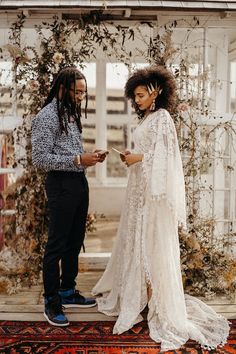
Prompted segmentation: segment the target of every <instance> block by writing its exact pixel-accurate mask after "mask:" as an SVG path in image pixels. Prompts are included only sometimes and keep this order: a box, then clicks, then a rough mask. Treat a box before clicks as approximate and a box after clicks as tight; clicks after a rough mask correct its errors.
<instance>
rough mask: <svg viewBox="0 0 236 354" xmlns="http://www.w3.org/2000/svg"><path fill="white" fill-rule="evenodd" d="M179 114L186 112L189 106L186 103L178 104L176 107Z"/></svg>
mask: <svg viewBox="0 0 236 354" xmlns="http://www.w3.org/2000/svg"><path fill="white" fill-rule="evenodd" d="M177 109H178V111H179V112H186V111H187V110H188V109H189V105H188V104H187V103H184V102H183V103H180V104H179V105H178V107H177Z"/></svg>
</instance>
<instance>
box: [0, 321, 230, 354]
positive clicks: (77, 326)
mask: <svg viewBox="0 0 236 354" xmlns="http://www.w3.org/2000/svg"><path fill="white" fill-rule="evenodd" d="M231 322H232V324H231V331H230V336H229V338H228V342H227V344H226V345H225V346H224V347H223V348H218V349H216V350H214V351H208V350H203V349H201V347H200V345H199V344H196V342H194V341H188V342H187V343H186V345H185V346H184V347H183V348H182V349H180V350H172V351H168V352H166V353H169V354H187V353H192V354H198V353H202V354H208V353H209V354H210V353H221V354H223V353H234V354H236V320H231ZM113 325H114V322H110V321H109V322H108V321H96V322H95V321H94V322H72V323H71V325H70V326H69V327H64V328H60V327H52V326H49V325H48V323H47V322H19V321H17V322H14V321H1V322H0V354H29V353H33V354H39V353H40V354H157V353H160V345H159V344H158V343H155V342H154V341H153V340H151V339H150V337H149V336H148V327H147V323H146V322H145V321H143V322H141V323H139V324H137V325H135V326H134V327H133V328H132V329H131V330H129V331H127V332H125V333H123V334H121V335H119V336H118V335H113V334H112V328H113Z"/></svg>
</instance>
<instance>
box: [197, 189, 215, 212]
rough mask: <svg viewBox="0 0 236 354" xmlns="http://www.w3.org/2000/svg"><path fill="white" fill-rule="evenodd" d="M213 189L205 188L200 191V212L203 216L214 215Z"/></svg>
mask: <svg viewBox="0 0 236 354" xmlns="http://www.w3.org/2000/svg"><path fill="white" fill-rule="evenodd" d="M212 196H213V194H212V191H209V190H203V191H201V192H200V208H199V210H200V214H201V217H206V218H207V217H212Z"/></svg>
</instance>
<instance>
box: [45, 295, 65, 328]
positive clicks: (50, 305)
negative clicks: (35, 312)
mask: <svg viewBox="0 0 236 354" xmlns="http://www.w3.org/2000/svg"><path fill="white" fill-rule="evenodd" d="M62 308H63V307H62V304H61V299H60V296H58V295H54V296H51V297H45V310H44V317H45V318H46V320H47V321H48V322H49V323H50V324H51V325H53V326H58V327H65V326H68V325H69V321H68V319H67V318H66V316H65V314H64V313H63V309H62Z"/></svg>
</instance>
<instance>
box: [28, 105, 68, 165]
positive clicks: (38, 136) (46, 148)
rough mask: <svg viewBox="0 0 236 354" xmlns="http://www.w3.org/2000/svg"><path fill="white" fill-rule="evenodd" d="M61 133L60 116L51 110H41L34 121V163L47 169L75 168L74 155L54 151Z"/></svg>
mask: <svg viewBox="0 0 236 354" xmlns="http://www.w3.org/2000/svg"><path fill="white" fill-rule="evenodd" d="M58 133H59V122H58V117H57V116H56V115H55V114H53V113H52V112H50V116H49V112H48V113H47V112H43V113H42V111H41V112H39V114H38V115H37V116H36V117H35V118H34V119H33V122H32V140H31V141H32V163H33V165H34V166H35V167H38V168H41V169H43V170H46V171H52V170H62V171H64V170H74V169H75V165H74V163H73V160H74V156H73V155H70V156H68V155H62V154H59V153H55V152H54V144H55V140H56V136H57V134H58Z"/></svg>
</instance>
